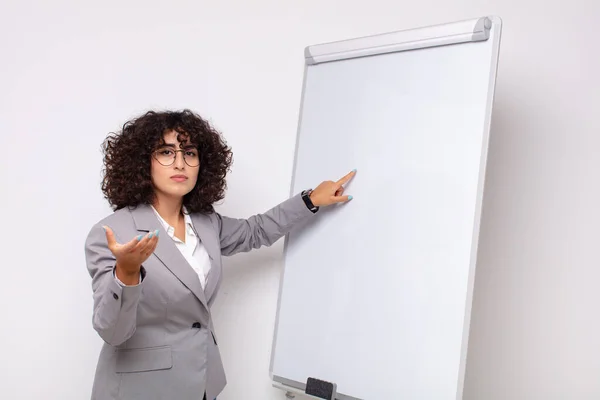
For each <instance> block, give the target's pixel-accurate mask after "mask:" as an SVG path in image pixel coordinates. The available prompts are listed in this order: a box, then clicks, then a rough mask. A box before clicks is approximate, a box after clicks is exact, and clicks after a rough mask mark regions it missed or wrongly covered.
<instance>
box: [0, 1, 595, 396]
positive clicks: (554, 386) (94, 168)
mask: <svg viewBox="0 0 600 400" xmlns="http://www.w3.org/2000/svg"><path fill="white" fill-rule="evenodd" d="M5 3H7V4H3V5H2V24H0V54H1V55H2V74H1V75H0V132H1V135H2V142H3V143H4V146H5V149H4V151H3V152H2V157H0V163H1V164H0V166H1V168H0V187H1V188H2V189H1V190H2V192H1V197H0V199H1V206H2V208H1V209H2V214H3V215H2V220H3V224H2V225H3V229H2V231H1V233H0V243H1V249H2V262H1V264H0V265H1V268H2V271H1V272H2V278H3V279H2V282H3V284H2V289H1V290H0V317H1V319H0V321H1V324H2V325H1V329H0V343H2V362H1V363H0V394H1V397H2V398H10V399H36V400H37V399H42V398H43V399H45V400H71V399H72V400H81V399H84V398H87V397H88V396H89V391H90V387H91V383H92V376H93V371H94V368H95V361H96V356H97V352H98V350H99V346H100V340H99V339H98V337H97V336H96V335H95V333H94V332H93V330H92V327H91V288H90V281H89V277H88V276H87V275H86V271H85V266H84V259H83V241H84V237H85V234H86V233H87V230H88V229H89V227H90V225H91V224H92V223H94V222H95V221H97V220H98V219H99V218H101V217H102V216H103V215H105V214H106V213H107V212H109V209H108V207H107V205H106V204H105V202H104V200H103V199H102V197H101V193H100V191H99V179H100V167H101V155H100V152H99V149H100V147H99V146H100V143H101V141H102V139H103V138H104V137H105V135H106V133H107V132H108V131H110V130H115V129H118V127H119V125H120V124H121V123H122V122H123V121H124V120H125V119H126V118H129V117H130V116H132V115H135V114H137V113H138V112H141V111H143V110H145V109H146V108H150V107H168V108H182V107H190V108H193V109H195V110H197V111H198V112H200V113H202V114H203V115H205V116H207V117H209V118H210V119H212V120H213V121H214V123H215V125H216V126H217V127H218V128H220V129H222V130H223V131H224V133H225V136H226V138H227V139H228V141H229V143H230V144H231V145H232V146H233V149H234V154H235V163H234V169H233V172H232V174H231V175H230V179H229V188H230V189H229V191H228V197H227V199H226V201H225V202H224V204H223V205H221V206H220V211H222V212H225V213H228V214H229V215H233V216H249V215H250V214H252V213H255V212H260V211H263V210H266V209H267V208H269V207H271V206H272V205H275V204H276V203H277V202H279V201H281V200H283V199H284V198H285V197H286V196H287V195H288V188H289V183H290V177H291V169H292V156H293V150H294V149H293V146H294V135H295V132H296V122H297V115H298V106H299V101H300V90H301V82H302V67H303V65H302V62H303V59H302V56H303V48H304V46H305V45H308V44H315V43H320V42H325V41H331V40H338V39H345V38H349V37H355V36H361V35H367V34H373V33H380V32H386V31H390V30H396V29H405V28H409V27H416V26H421V25H429V24H434V23H440V22H446V21H453V20H458V19H464V18H470V17H477V16H480V15H483V14H490V13H491V14H497V15H500V16H501V17H502V18H503V20H504V24H505V25H504V35H503V41H502V48H501V57H500V68H499V74H498V82H497V98H496V99H497V101H496V107H495V119H494V122H493V131H492V139H491V148H490V157H489V169H488V170H489V176H488V181H487V182H488V184H487V193H486V197H485V201H484V208H485V209H484V218H483V226H482V240H481V255H480V265H479V269H478V274H477V277H476V291H475V304H474V308H473V312H474V315H473V325H472V333H471V343H470V355H469V363H468V367H467V382H466V393H465V399H469V400H481V399H485V400H506V399H510V400H520V399H527V400H529V399H592V398H598V397H600V380H599V379H598V376H600V361H598V360H600V357H599V356H598V353H599V351H600V323H599V320H598V317H597V314H598V313H597V309H598V306H597V304H600V290H598V289H597V288H598V281H600V269H598V268H597V265H598V250H597V249H598V248H600V247H599V246H598V229H597V227H598V226H599V225H600V211H599V207H598V204H600V190H599V186H598V181H599V179H598V178H599V174H600V173H599V172H598V171H600V157H598V156H597V153H598V152H597V148H599V147H600V135H598V132H600V123H599V122H598V119H597V115H598V109H599V108H600V94H599V93H600V90H599V88H600V79H599V78H598V76H599V75H598V71H600V58H599V55H598V54H599V53H598V50H597V48H598V44H597V38H598V37H600V28H598V25H597V17H598V15H600V5H599V3H598V2H596V1H595V0H573V1H570V2H567V3H564V2H561V3H558V2H555V3H551V2H548V1H542V0H519V1H517V0H504V1H499V0H496V1H491V0H488V1H485V0H479V1H475V0H456V1H453V2H447V1H442V0H424V1H420V2H408V1H398V0H394V1H391V0H390V1H385V0H371V1H358V0H354V1H349V0H347V1H343V2H342V1H339V2H334V1H324V0H303V1H299V0H298V1H294V2H291V1H286V2H281V1H280V2H275V1H268V0H255V1H252V2H243V1H237V2H233V1H229V2H226V1H220V2H210V3H209V2H205V3H204V4H202V3H200V2H192V1H189V2H184V1H174V2H171V3H170V5H167V4H169V3H166V2H157V1H141V0H138V1H129V2H123V3H126V4H118V2H116V1H112V2H102V3H97V4H94V5H93V6H88V5H87V4H86V3H85V2H75V1H70V2H68V1H52V2H50V1H41V0H38V1H37V2H35V4H32V2H27V3H25V2H10V3H8V2H5ZM109 3H112V4H109ZM87 7H90V8H87ZM331 178H335V177H329V176H324V177H323V179H331ZM317 183H318V182H315V185H316V184H317ZM374 207H376V205H374ZM281 245H282V242H279V243H278V244H277V245H275V246H274V247H273V248H270V249H263V250H259V251H256V252H254V253H252V254H248V255H241V256H236V257H234V258H231V259H229V260H227V270H226V275H225V282H224V284H223V286H222V292H221V295H220V297H219V300H218V302H217V303H216V305H215V313H216V320H217V328H218V330H219V332H220V344H221V347H222V349H223V355H224V358H225V365H226V369H227V372H228V379H229V386H228V387H227V389H226V391H225V392H224V393H223V395H222V396H220V399H222V400H233V399H236V400H237V399H250V400H253V399H257V400H275V399H282V398H283V395H282V393H281V392H279V391H277V390H275V389H273V388H271V387H270V383H269V379H268V366H269V356H270V354H269V352H270V347H271V336H272V333H273V322H274V316H275V306H276V294H277V285H278V278H279V270H280V261H281V258H280V256H281V250H282V247H281ZM373 367H374V368H376V367H377V366H373Z"/></svg>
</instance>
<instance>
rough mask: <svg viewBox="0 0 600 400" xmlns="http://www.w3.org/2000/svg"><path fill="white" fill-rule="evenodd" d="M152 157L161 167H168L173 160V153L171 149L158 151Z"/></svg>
mask: <svg viewBox="0 0 600 400" xmlns="http://www.w3.org/2000/svg"><path fill="white" fill-rule="evenodd" d="M154 157H155V158H156V161H158V162H159V163H161V164H162V165H170V164H173V161H174V160H175V152H174V151H173V150H171V149H159V150H157V151H156V152H155V153H154Z"/></svg>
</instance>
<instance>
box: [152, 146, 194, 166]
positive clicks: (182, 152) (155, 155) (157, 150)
mask: <svg viewBox="0 0 600 400" xmlns="http://www.w3.org/2000/svg"><path fill="white" fill-rule="evenodd" d="M167 149H168V150H171V151H172V152H174V153H175V156H174V157H173V161H171V162H170V163H169V164H163V163H161V162H160V161H159V160H158V154H157V153H158V152H159V151H161V150H167ZM190 150H191V148H190V149H179V150H175V149H171V148H169V147H167V148H160V149H156V150H154V151H153V152H152V157H153V158H154V159H155V160H156V162H157V163H159V164H160V165H162V166H163V167H170V166H171V165H173V164H174V163H175V160H177V153H181V156H182V157H183V162H184V163H186V164H187V166H188V167H192V168H195V167H198V166H200V153H198V164H196V165H191V164H190V163H189V162H188V160H187V158H186V157H185V152H186V151H190ZM194 150H195V151H196V152H198V149H196V148H194Z"/></svg>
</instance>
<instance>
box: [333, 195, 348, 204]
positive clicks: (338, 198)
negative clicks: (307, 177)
mask: <svg viewBox="0 0 600 400" xmlns="http://www.w3.org/2000/svg"><path fill="white" fill-rule="evenodd" d="M331 200H332V201H333V202H334V203H345V202H347V201H350V200H352V196H350V195H345V196H333V197H332V198H331Z"/></svg>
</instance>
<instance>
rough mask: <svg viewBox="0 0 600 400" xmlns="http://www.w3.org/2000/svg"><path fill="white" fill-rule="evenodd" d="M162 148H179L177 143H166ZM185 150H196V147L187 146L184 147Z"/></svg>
mask: <svg viewBox="0 0 600 400" xmlns="http://www.w3.org/2000/svg"><path fill="white" fill-rule="evenodd" d="M160 147H172V148H177V145H176V144H175V143H164V144H162V145H161V146H160ZM183 148H184V149H195V148H196V146H194V145H193V144H191V143H190V144H186V145H185V146H183Z"/></svg>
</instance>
